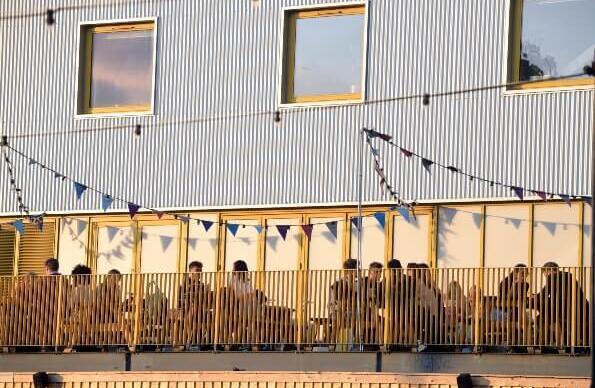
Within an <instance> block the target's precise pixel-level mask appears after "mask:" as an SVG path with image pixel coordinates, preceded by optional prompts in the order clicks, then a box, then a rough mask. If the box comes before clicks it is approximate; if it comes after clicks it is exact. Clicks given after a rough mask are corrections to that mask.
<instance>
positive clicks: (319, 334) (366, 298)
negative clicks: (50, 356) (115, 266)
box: [0, 268, 591, 351]
mask: <svg viewBox="0 0 595 388" xmlns="http://www.w3.org/2000/svg"><path fill="white" fill-rule="evenodd" d="M590 276H591V271H590V269H589V268H560V269H559V270H558V271H557V272H555V271H552V270H548V269H545V268H531V269H526V268H525V269H522V268H521V269H511V268H482V269H478V268H475V269H409V270H380V271H367V270H364V271H360V272H359V276H358V272H357V271H347V270H345V271H340V270H322V271H275V272H246V273H200V274H178V273H174V274H132V275H92V276H23V277H4V278H0V323H1V324H0V346H1V347H3V348H9V349H16V350H18V349H24V350H43V349H71V348H75V349H76V348H84V347H88V348H91V350H93V349H99V348H100V347H106V348H109V347H117V346H122V347H131V348H135V349H136V350H149V349H152V348H154V347H169V346H171V347H174V348H179V349H190V350H192V349H195V350H200V349H204V350H207V349H232V350H233V349H238V348H241V349H246V350H258V349H269V350H283V349H285V350H289V349H298V348H299V349H302V350H308V349H312V350H321V349H324V350H337V351H358V350H362V349H363V350H365V349H368V348H369V349H376V348H378V347H381V346H382V347H385V348H386V349H387V350H390V349H403V348H411V347H414V348H417V349H418V350H423V349H426V348H428V347H434V348H436V349H450V350H464V351H478V350H481V351H489V350H499V351H501V350H503V349H514V348H521V349H531V348H554V349H558V350H566V351H571V350H573V349H579V350H580V349H585V350H586V349H587V348H588V346H589V332H590V323H589V308H590V307H589V301H588V295H589V292H590V288H589V285H590V284H591V278H590Z"/></svg>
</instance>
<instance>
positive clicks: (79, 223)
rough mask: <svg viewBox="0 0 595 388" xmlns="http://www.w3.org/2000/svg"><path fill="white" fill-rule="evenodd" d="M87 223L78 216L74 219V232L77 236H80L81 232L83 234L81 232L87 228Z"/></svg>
mask: <svg viewBox="0 0 595 388" xmlns="http://www.w3.org/2000/svg"><path fill="white" fill-rule="evenodd" d="M87 225H88V223H87V221H83V220H80V219H78V218H77V219H76V233H77V236H80V235H81V234H83V232H84V231H85V230H87Z"/></svg>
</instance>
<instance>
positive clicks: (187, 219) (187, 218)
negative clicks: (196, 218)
mask: <svg viewBox="0 0 595 388" xmlns="http://www.w3.org/2000/svg"><path fill="white" fill-rule="evenodd" d="M178 219H179V220H180V221H182V222H183V223H185V224H187V223H188V222H189V221H190V217H188V216H178Z"/></svg>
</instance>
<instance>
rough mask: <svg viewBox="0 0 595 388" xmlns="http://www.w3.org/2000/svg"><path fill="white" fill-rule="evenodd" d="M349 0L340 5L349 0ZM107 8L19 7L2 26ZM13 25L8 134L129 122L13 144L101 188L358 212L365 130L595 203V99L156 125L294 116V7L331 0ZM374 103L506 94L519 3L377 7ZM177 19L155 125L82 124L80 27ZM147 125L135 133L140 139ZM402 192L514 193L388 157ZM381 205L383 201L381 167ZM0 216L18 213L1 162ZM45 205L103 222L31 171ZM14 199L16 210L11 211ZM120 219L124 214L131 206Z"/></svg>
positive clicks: (102, 14) (138, 197)
mask: <svg viewBox="0 0 595 388" xmlns="http://www.w3.org/2000/svg"><path fill="white" fill-rule="evenodd" d="M333 1H336V0H333ZM44 3H45V4H47V5H48V6H54V7H55V6H58V5H63V4H64V3H68V4H83V3H84V4H90V3H101V2H100V1H98V0H86V1H82V0H79V1H68V0H63V1H44V2H42V1H39V0H19V1H2V2H0V13H1V14H3V15H5V14H18V13H23V12H30V11H31V10H40V9H41V10H43V9H44V8H45V7H44ZM138 3H140V4H132V3H127V4H125V5H119V6H97V7H94V8H87V9H83V10H77V11H68V12H59V13H58V14H57V24H56V25H55V26H53V27H48V26H46V24H45V23H44V19H43V18H34V19H22V20H17V21H2V22H0V69H2V70H1V71H0V131H1V132H4V133H5V134H8V135H13V134H21V133H43V132H48V131H55V130H61V129H86V128H94V127H104V126H113V125H129V126H130V129H129V130H128V129H123V130H118V131H108V132H97V133H94V134H74V135H73V134H70V135H55V136H52V137H40V138H25V139H19V140H13V141H12V145H13V146H14V147H16V148H18V149H20V150H22V151H24V152H26V153H27V154H30V155H32V156H34V157H35V158H37V159H38V160H39V161H42V162H43V163H46V164H47V165H48V166H51V167H54V168H56V169H58V170H60V171H62V172H64V173H65V174H67V175H69V176H72V177H74V178H76V179H78V180H80V181H82V182H84V183H87V184H88V185H91V186H95V187H98V188H100V189H103V190H105V191H108V192H109V193H112V194H114V195H118V196H121V197H124V198H127V199H130V200H132V201H134V202H137V203H140V204H146V205H150V206H154V207H190V206H192V207H198V206H227V205H239V206H242V205H275V204H305V203H336V202H351V201H356V200H357V190H356V188H357V169H356V164H357V150H358V143H357V139H358V130H359V129H360V128H361V127H362V126H366V127H372V128H376V129H378V130H380V131H386V132H389V133H391V134H393V135H395V137H396V138H397V139H398V141H400V142H401V143H402V144H403V145H405V146H406V147H409V148H410V149H412V150H415V151H417V152H419V153H421V154H423V155H427V156H428V157H430V158H434V159H435V160H438V161H441V162H444V163H452V164H455V165H457V166H459V167H461V168H463V169H465V170H466V171H468V172H471V173H474V174H479V175H482V176H485V177H487V178H490V179H502V180H504V181H506V182H508V183H510V184H515V185H524V186H533V187H536V188H541V189H543V190H547V191H560V192H571V193H575V194H588V193H589V176H588V175H589V170H590V150H589V140H588V139H589V133H590V128H591V112H592V99H593V91H592V90H591V91H576V90H575V91H566V92H554V93H538V94H524V95H506V94H504V93H503V92H502V91H490V92H483V93H476V94H470V95H465V96H457V97H451V98H442V99H440V100H438V99H435V100H433V101H432V103H431V105H430V106H429V107H423V106H422V104H421V103H420V102H419V101H416V102H394V103H387V104H380V105H370V106H362V105H358V106H346V107H338V108H333V109H316V110H311V111H299V112H295V111H294V112H292V111H288V112H284V113H283V115H282V122H281V123H280V124H275V123H274V122H273V118H272V117H271V116H267V117H253V118H249V119H236V120H222V121H214V122H208V123H199V124H187V125H176V126H166V127H159V128H152V129H151V128H147V126H150V124H151V123H154V122H158V121H162V120H181V119H185V118H188V119H190V118H196V117H203V116H212V115H227V114H230V113H238V112H248V111H263V110H264V111H273V110H275V109H276V108H277V96H278V89H279V84H278V71H279V67H280V62H279V58H280V56H279V47H280V42H281V38H282V33H281V15H282V7H284V6H295V5H307V4H324V3H325V1H323V0H308V1H306V0H261V1H260V2H255V1H252V0H200V1H189V0H161V1H146V2H138ZM369 7H370V19H369V47H368V58H367V61H368V71H367V79H368V81H367V94H368V95H367V98H368V99H380V98H385V97H392V96H399V95H405V94H411V93H419V92H432V91H444V90H452V89H459V88H468V87H474V86H482V85H489V84H497V83H501V82H502V81H503V71H504V68H505V67H506V54H505V51H506V46H507V41H508V35H507V24H508V2H507V1H504V0H500V1H491V0H480V1H478V0H447V1H445V0H415V1H412V0H374V1H372V2H370V3H369ZM149 16H158V17H159V33H158V54H157V99H156V104H157V105H156V106H157V112H156V116H155V117H134V118H102V119H76V118H74V116H75V113H76V86H77V67H78V31H79V30H78V29H79V25H78V24H79V22H81V21H92V20H100V19H121V18H137V17H149ZM136 123H143V124H145V129H144V130H143V135H142V136H141V137H140V138H135V136H134V134H133V126H134V124H136ZM382 151H383V157H384V159H385V163H386V168H387V170H388V173H389V176H390V181H391V182H394V183H395V185H396V186H397V187H398V188H399V189H400V190H401V192H402V194H403V196H404V197H405V198H407V199H450V198H478V197H501V196H510V195H511V193H509V192H507V191H505V190H501V189H495V188H490V187H487V186H484V185H481V184H478V183H476V182H472V183H469V182H467V181H465V180H463V179H461V178H459V177H456V176H452V175H451V174H445V173H440V172H434V173H433V174H432V175H428V174H427V173H426V172H424V170H423V169H422V168H421V167H420V166H419V165H418V164H417V163H415V162H409V161H407V160H404V158H403V156H402V155H400V154H399V153H398V152H396V150H394V149H390V150H386V149H382ZM366 162H367V164H366V169H365V190H364V196H365V200H367V201H377V200H383V199H385V197H383V195H382V193H381V191H380V190H379V186H378V184H377V178H376V176H375V175H374V173H373V170H372V166H371V161H370V160H369V158H367V160H366ZM0 168H1V171H2V172H1V173H0V174H1V175H0V177H2V178H3V179H0V198H1V199H2V200H0V212H14V211H16V209H17V207H16V202H15V201H14V200H13V196H12V195H11V194H10V192H9V185H8V180H7V179H4V177H5V176H6V169H5V166H4V165H3V164H1V165H0ZM17 175H18V177H19V180H20V181H22V182H23V184H22V186H23V188H24V197H25V202H26V203H28V204H29V205H30V206H31V208H32V209H34V210H39V211H42V210H77V209H97V208H99V206H100V198H99V197H98V196H96V195H91V194H89V195H86V196H85V198H84V200H82V201H81V202H77V201H76V198H75V195H74V192H73V189H72V187H70V185H63V184H61V183H58V182H56V181H55V179H54V178H53V176H51V175H50V174H48V173H45V172H41V171H40V170H39V169H37V168H35V167H28V166H27V163H26V161H24V160H18V163H17ZM7 199H8V200H7ZM115 207H123V206H122V204H120V205H119V206H118V205H115Z"/></svg>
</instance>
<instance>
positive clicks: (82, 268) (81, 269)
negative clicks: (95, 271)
mask: <svg viewBox="0 0 595 388" xmlns="http://www.w3.org/2000/svg"><path fill="white" fill-rule="evenodd" d="M72 275H75V282H76V283H89V276H88V275H91V268H89V267H87V266H86V265H83V264H78V265H76V266H75V267H74V268H73V269H72Z"/></svg>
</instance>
